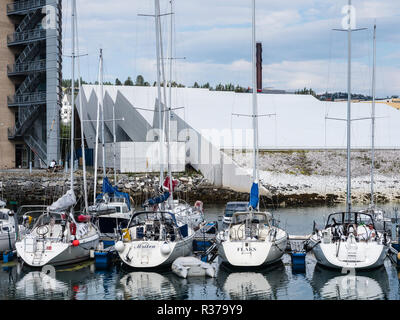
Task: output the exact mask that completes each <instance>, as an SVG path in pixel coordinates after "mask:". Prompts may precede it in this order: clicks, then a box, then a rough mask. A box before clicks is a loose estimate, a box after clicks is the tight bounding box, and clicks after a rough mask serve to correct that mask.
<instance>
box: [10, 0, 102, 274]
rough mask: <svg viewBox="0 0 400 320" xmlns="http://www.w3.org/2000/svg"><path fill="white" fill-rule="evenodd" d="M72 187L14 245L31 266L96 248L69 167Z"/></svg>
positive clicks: (85, 255)
mask: <svg viewBox="0 0 400 320" xmlns="http://www.w3.org/2000/svg"><path fill="white" fill-rule="evenodd" d="M75 17H76V0H72V19H71V24H72V86H71V87H72V99H71V100H72V115H71V162H70V163H71V164H73V163H74V110H75V106H74V102H75V81H74V79H75V58H76V53H75V41H76V39H75V31H76V22H75ZM70 183H71V188H70V190H68V191H67V193H66V194H65V195H64V196H62V197H61V198H60V199H58V200H57V201H56V202H54V203H53V204H52V205H51V206H49V207H48V208H47V210H46V212H44V213H43V214H42V215H40V216H39V217H38V218H37V220H36V221H35V223H34V225H33V226H32V228H31V229H30V230H28V231H27V234H26V235H25V236H24V237H22V238H21V239H19V240H18V241H17V242H16V249H17V255H18V256H19V257H20V258H21V259H22V260H23V261H24V262H25V263H26V264H27V265H29V266H31V267H43V266H44V265H47V264H50V265H63V264H71V263H75V262H79V261H83V260H86V259H89V257H90V250H94V249H96V248H97V246H98V243H99V232H98V229H97V228H96V226H95V225H94V224H93V223H92V222H91V217H90V216H85V215H79V216H78V217H77V219H76V218H75V214H74V206H75V204H76V197H75V193H74V166H73V165H71V178H70Z"/></svg>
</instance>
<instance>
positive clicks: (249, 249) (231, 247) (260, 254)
mask: <svg viewBox="0 0 400 320" xmlns="http://www.w3.org/2000/svg"><path fill="white" fill-rule="evenodd" d="M286 245H287V236H286V233H285V236H282V237H281V238H279V239H277V240H276V241H273V242H272V241H244V240H243V241H223V242H221V243H220V245H219V247H218V254H219V256H220V258H221V260H222V262H223V263H225V264H229V265H231V266H234V267H262V266H266V265H270V264H273V263H275V262H277V261H279V260H280V259H281V258H282V256H283V254H284V253H285V249H286Z"/></svg>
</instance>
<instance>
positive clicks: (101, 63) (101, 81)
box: [100, 49, 106, 178]
mask: <svg viewBox="0 0 400 320" xmlns="http://www.w3.org/2000/svg"><path fill="white" fill-rule="evenodd" d="M100 99H101V144H102V148H103V178H105V177H106V144H105V139H104V90H103V49H100Z"/></svg>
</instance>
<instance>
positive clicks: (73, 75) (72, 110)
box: [70, 0, 76, 212]
mask: <svg viewBox="0 0 400 320" xmlns="http://www.w3.org/2000/svg"><path fill="white" fill-rule="evenodd" d="M75 10H76V0H72V19H71V20H72V21H71V27H72V68H71V70H72V75H71V76H72V78H71V97H72V98H71V160H70V161H71V164H70V167H71V191H72V192H73V191H74V140H75V139H74V131H75V126H74V122H75V121H74V120H75V112H74V111H75ZM71 212H73V208H71Z"/></svg>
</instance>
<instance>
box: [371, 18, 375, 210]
mask: <svg viewBox="0 0 400 320" xmlns="http://www.w3.org/2000/svg"><path fill="white" fill-rule="evenodd" d="M373 59H374V66H373V71H372V116H371V119H372V129H371V130H372V150H371V207H372V206H373V205H374V203H375V201H374V200H375V199H374V169H375V94H376V92H375V90H376V24H374V58H373Z"/></svg>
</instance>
